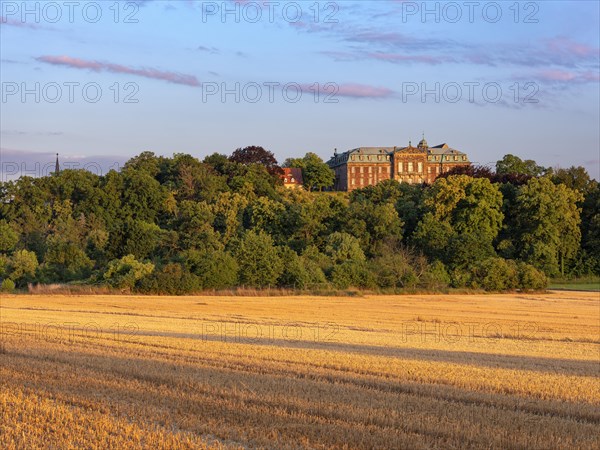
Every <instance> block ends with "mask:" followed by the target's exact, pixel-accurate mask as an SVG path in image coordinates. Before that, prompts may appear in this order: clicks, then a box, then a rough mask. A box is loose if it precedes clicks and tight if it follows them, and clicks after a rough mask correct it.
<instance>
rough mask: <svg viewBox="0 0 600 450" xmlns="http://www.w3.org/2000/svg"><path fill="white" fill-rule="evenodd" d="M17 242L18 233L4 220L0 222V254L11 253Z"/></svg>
mask: <svg viewBox="0 0 600 450" xmlns="http://www.w3.org/2000/svg"><path fill="white" fill-rule="evenodd" d="M18 242H19V233H17V232H16V230H15V229H14V228H13V227H11V226H10V224H9V223H8V222H7V221H6V220H4V219H2V220H0V252H5V253H8V252H11V251H12V250H13V249H14V248H15V246H16V245H17V243H18Z"/></svg>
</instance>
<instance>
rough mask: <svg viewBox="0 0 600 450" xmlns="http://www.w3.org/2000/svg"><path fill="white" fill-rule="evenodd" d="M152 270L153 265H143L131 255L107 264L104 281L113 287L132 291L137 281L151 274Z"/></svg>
mask: <svg viewBox="0 0 600 450" xmlns="http://www.w3.org/2000/svg"><path fill="white" fill-rule="evenodd" d="M153 270H154V264H152V263H143V262H140V261H138V260H136V259H135V257H134V256H133V255H127V256H123V257H122V258H121V259H113V260H112V261H111V262H109V263H108V268H107V269H106V272H104V279H105V280H106V281H107V282H108V283H109V284H110V285H111V286H113V287H116V288H119V289H124V288H129V289H132V288H133V287H134V286H135V283H136V282H137V281H138V280H141V279H142V278H143V277H145V276H146V275H149V274H151V273H152V271H153Z"/></svg>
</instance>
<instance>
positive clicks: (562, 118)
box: [0, 0, 600, 178]
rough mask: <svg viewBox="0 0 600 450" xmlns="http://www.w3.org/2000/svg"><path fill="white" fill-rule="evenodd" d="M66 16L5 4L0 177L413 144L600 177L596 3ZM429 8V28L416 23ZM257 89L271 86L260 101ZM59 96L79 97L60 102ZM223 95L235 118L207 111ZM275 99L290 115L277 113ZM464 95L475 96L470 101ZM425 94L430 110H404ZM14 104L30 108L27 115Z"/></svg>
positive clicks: (203, 9)
mask: <svg viewBox="0 0 600 450" xmlns="http://www.w3.org/2000/svg"><path fill="white" fill-rule="evenodd" d="M77 3H78V5H75V6H74V7H73V10H72V13H73V16H72V20H71V18H70V17H69V12H70V11H69V6H68V5H67V4H66V3H65V2H61V1H58V2H26V3H25V8H26V9H27V10H28V11H29V12H28V13H27V14H25V15H24V14H23V13H24V11H23V9H24V8H23V2H21V1H17V2H13V1H5V0H2V1H0V4H1V6H2V25H1V28H0V30H1V31H0V33H1V44H0V46H1V47H0V50H1V59H2V61H1V71H0V75H1V78H2V103H1V113H2V114H1V122H0V125H1V136H0V137H1V147H2V160H3V164H4V163H5V162H14V161H17V160H23V161H27V164H32V163H33V161H34V160H38V159H39V160H40V162H42V163H45V162H47V161H48V160H49V159H51V157H50V154H52V153H55V152H59V153H61V155H62V156H61V159H65V160H73V161H88V162H89V161H94V160H98V161H100V160H101V161H102V166H103V167H106V166H110V162H111V161H113V160H114V161H115V162H121V161H123V160H124V159H126V158H127V157H129V156H133V155H135V154H138V153H139V152H141V151H144V150H151V151H154V152H155V153H157V154H164V155H171V154H172V153H173V152H185V153H190V154H192V155H195V156H197V157H199V158H203V157H204V156H205V155H208V154H210V153H212V152H215V151H217V152H220V153H225V154H229V153H231V152H232V151H233V150H234V149H235V148H237V147H242V146H247V145H262V146H264V147H265V148H267V149H269V150H271V151H273V152H274V153H275V155H276V156H277V158H278V159H279V160H280V161H283V160H284V159H285V158H287V157H290V156H297V155H302V154H304V153H306V152H307V151H313V152H316V153H318V154H319V155H321V156H322V157H323V158H324V159H327V158H328V157H329V156H330V155H331V154H332V152H333V149H334V148H335V147H337V148H338V149H339V150H340V151H343V150H347V149H349V148H354V147H357V146H363V145H364V146H379V145H381V146H393V145H398V146H400V145H406V144H407V143H408V141H409V139H412V140H413V142H416V141H418V140H419V139H420V135H421V132H422V131H425V134H426V137H427V139H428V141H429V143H430V144H438V143H442V142H447V143H448V144H449V145H451V146H453V147H455V148H458V149H460V150H463V151H465V152H467V153H468V154H469V155H470V157H471V159H472V160H473V161H477V162H480V163H488V162H492V161H496V160H497V159H500V158H501V157H502V156H503V155H504V154H506V153H514V154H517V155H519V156H521V157H523V158H531V159H535V160H536V161H538V162H539V163H540V164H543V165H547V166H557V165H559V166H563V167H564V166H570V165H584V166H585V167H586V168H587V169H588V171H589V172H590V174H591V175H592V176H594V177H596V178H600V169H599V152H600V142H599V140H600V136H599V125H598V123H599V121H600V112H599V108H600V107H599V104H600V97H599V83H600V82H599V45H600V44H599V28H600V24H599V7H598V2H595V1H585V2H521V3H519V4H517V7H515V2H497V3H494V2H479V6H476V7H475V9H474V11H473V21H472V22H471V21H470V20H469V13H470V11H469V6H468V4H465V2H455V3H448V2H442V3H438V2H427V3H423V2H402V1H377V2H347V1H343V2H315V1H308V2H302V1H301V2H285V1H280V2H278V3H279V5H272V8H273V21H272V23H271V21H270V18H269V5H266V6H265V4H264V2H262V1H261V2H256V3H255V2H251V1H239V2H232V1H225V2H193V1H169V2H167V1H145V2H137V3H138V4H139V5H140V6H139V8H137V7H135V6H134V5H132V4H131V3H133V2H124V1H122V2H113V1H107V2H97V3H94V2H86V1H79V2H77ZM115 5H116V6H115ZM257 5H258V6H260V5H262V9H261V14H262V18H261V20H258V21H256V22H255V23H252V20H253V18H254V17H255V16H256V13H257V12H258V9H257ZM496 5H499V8H498V7H497V6H496ZM316 6H318V8H319V15H318V17H315V10H316ZM225 8H228V9H230V10H231V11H234V12H233V13H231V14H229V15H227V16H225V17H223V16H222V15H221V12H222V11H223V10H224V9H225ZM436 8H438V9H437V10H438V11H439V17H436V16H435V14H434V13H431V14H428V15H426V16H424V17H423V16H422V14H421V13H422V12H423V10H424V9H428V10H430V11H435V10H436ZM236 9H237V14H238V17H239V21H236V12H235V11H236ZM117 10H118V12H119V14H118V17H115V12H116V11H117ZM517 11H518V16H516V12H517ZM97 12H101V13H102V16H101V17H100V18H99V19H98V21H97V22H95V23H94V22H93V21H94V19H95V15H96V14H97ZM212 12H215V14H210V13H212ZM298 12H301V13H302V16H301V18H299V20H297V21H296V14H297V13H298ZM498 12H500V13H501V14H502V16H501V17H500V18H499V19H498V20H497V21H496V22H495V23H493V21H494V17H495V16H496V15H497V14H498ZM58 13H60V14H61V17H60V18H59V19H57V14H58ZM457 13H460V14H461V17H460V19H458V20H456V17H457ZM128 14H131V16H130V17H129V19H130V20H129V21H131V20H133V21H136V20H137V23H135V22H134V23H126V17H127V15H128ZM328 17H329V20H326V19H327V18H328ZM115 19H117V21H116V22H117V23H115ZM336 21H337V22H336ZM453 21H455V23H452V22H453ZM269 82H273V83H279V87H275V88H273V91H272V94H273V102H270V101H269V87H268V86H266V85H265V84H264V83H269ZM36 83H39V88H36ZM65 83H67V84H65ZM69 83H79V85H76V84H72V85H71V86H72V89H73V92H72V93H73V98H72V102H71V101H70V99H69ZM89 83H92V84H89ZM94 83H95V84H94ZM128 83H129V84H128ZM236 83H239V93H240V95H241V98H240V101H239V102H236V101H235V95H234V94H229V95H228V96H227V97H226V98H225V101H224V102H223V99H222V98H221V95H219V94H215V95H208V93H209V92H212V91H211V89H212V90H214V89H219V90H221V89H222V88H226V89H230V90H233V91H236ZM287 83H294V85H292V86H296V87H297V86H300V88H301V89H302V98H301V99H300V101H298V102H296V103H291V102H289V101H286V97H285V96H284V93H283V92H282V90H281V88H280V86H283V85H285V84H287ZM314 83H318V84H319V85H320V86H321V89H323V86H324V85H326V84H327V83H332V85H330V86H329V88H328V89H329V90H328V92H333V91H332V90H334V89H336V90H337V93H336V94H334V96H333V99H334V100H337V103H326V102H325V98H326V96H327V95H326V93H325V92H321V95H320V96H319V98H318V100H317V101H315V96H314V93H313V92H312V91H311V86H313V85H314ZM436 83H439V93H440V98H439V101H436V99H435V94H434V92H435V91H436ZM465 83H479V85H476V86H475V85H473V86H474V87H473V88H472V89H473V91H472V94H473V102H471V101H470V99H469V88H468V86H469V85H468V84H467V85H465ZM86 84H88V91H87V95H88V97H87V98H86V97H85V96H84V93H83V92H82V87H83V86H84V85H86ZM57 85H58V86H59V87H60V88H61V91H62V92H61V95H60V96H59V95H58V93H57V92H58V91H57V90H56V86H57ZM256 85H258V86H259V87H260V88H261V90H262V97H261V99H260V100H258V101H257V102H255V103H252V102H251V101H249V100H252V99H254V98H255V97H256V93H257V91H256ZM457 86H460V87H461V90H462V92H461V93H459V92H458V91H457V90H456V87H457ZM484 86H486V89H487V90H485V91H484ZM517 86H518V92H519V97H518V98H517V99H516V100H517V101H515V98H514V96H515V93H516V87H517ZM97 87H99V88H100V89H101V90H102V94H101V95H100V96H99V100H98V101H97V102H96V103H92V102H91V100H92V99H93V97H94V95H95V89H96V88H97ZM423 87H424V88H426V89H429V90H431V91H432V93H430V94H429V95H427V96H426V97H425V99H422V97H421V95H420V92H418V93H414V94H411V95H408V94H409V93H410V92H413V91H414V90H415V89H418V90H419V91H421V90H422V88H423ZM498 87H499V88H500V89H501V91H502V96H501V98H500V99H499V100H498V101H497V102H495V103H493V102H491V100H493V99H494V97H495V95H496V89H497V88H498ZM23 88H25V89H29V90H30V91H33V92H34V93H30V94H27V95H26V96H25V98H22V95H21V94H22V92H21V91H22V90H23ZM290 89H291V90H288V95H289V96H290V95H293V94H294V88H293V87H290ZM312 89H313V90H314V88H312ZM411 89H412V91H411ZM36 91H38V93H39V97H40V98H39V102H36V98H35V95H36V94H35V92H36ZM116 91H118V93H119V96H118V99H117V102H115V92H116ZM244 93H245V94H246V97H245V96H244V95H243V94H244ZM127 94H131V99H133V100H137V103H126V102H125V101H124V100H125V96H126V95H127ZM403 94H404V95H403ZM527 94H531V99H532V100H537V103H524V101H523V100H524V98H525V96H526V95H527ZM486 95H487V97H486ZM203 97H204V98H203ZM54 100H56V102H54V103H52V101H54ZM453 100H456V101H453ZM28 167H29V166H28Z"/></svg>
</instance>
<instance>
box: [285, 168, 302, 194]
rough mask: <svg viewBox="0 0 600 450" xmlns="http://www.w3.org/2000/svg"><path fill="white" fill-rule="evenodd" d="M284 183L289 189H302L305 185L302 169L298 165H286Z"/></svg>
mask: <svg viewBox="0 0 600 450" xmlns="http://www.w3.org/2000/svg"><path fill="white" fill-rule="evenodd" d="M281 178H282V179H283V185H284V186H285V187H286V188H289V189H300V188H301V187H302V186H303V182H302V169H299V168H298V167H285V168H284V169H283V175H282V176H281Z"/></svg>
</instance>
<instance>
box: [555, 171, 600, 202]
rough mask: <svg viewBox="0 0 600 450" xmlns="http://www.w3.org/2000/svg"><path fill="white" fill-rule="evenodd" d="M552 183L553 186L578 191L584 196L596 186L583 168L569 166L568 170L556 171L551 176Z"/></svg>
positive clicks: (596, 183) (594, 181)
mask: <svg viewBox="0 0 600 450" xmlns="http://www.w3.org/2000/svg"><path fill="white" fill-rule="evenodd" d="M552 181H553V182H554V183H555V184H564V185H565V186H566V187H568V188H569V189H573V190H574V191H579V192H580V193H581V194H583V195H584V196H585V195H587V194H589V193H590V192H592V191H593V190H594V189H595V188H596V187H597V186H598V182H597V181H596V180H592V179H591V178H590V176H589V174H588V173H587V171H586V170H585V168H583V167H581V166H579V167H575V166H571V167H569V168H568V169H558V170H556V171H555V172H554V173H553V174H552Z"/></svg>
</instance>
